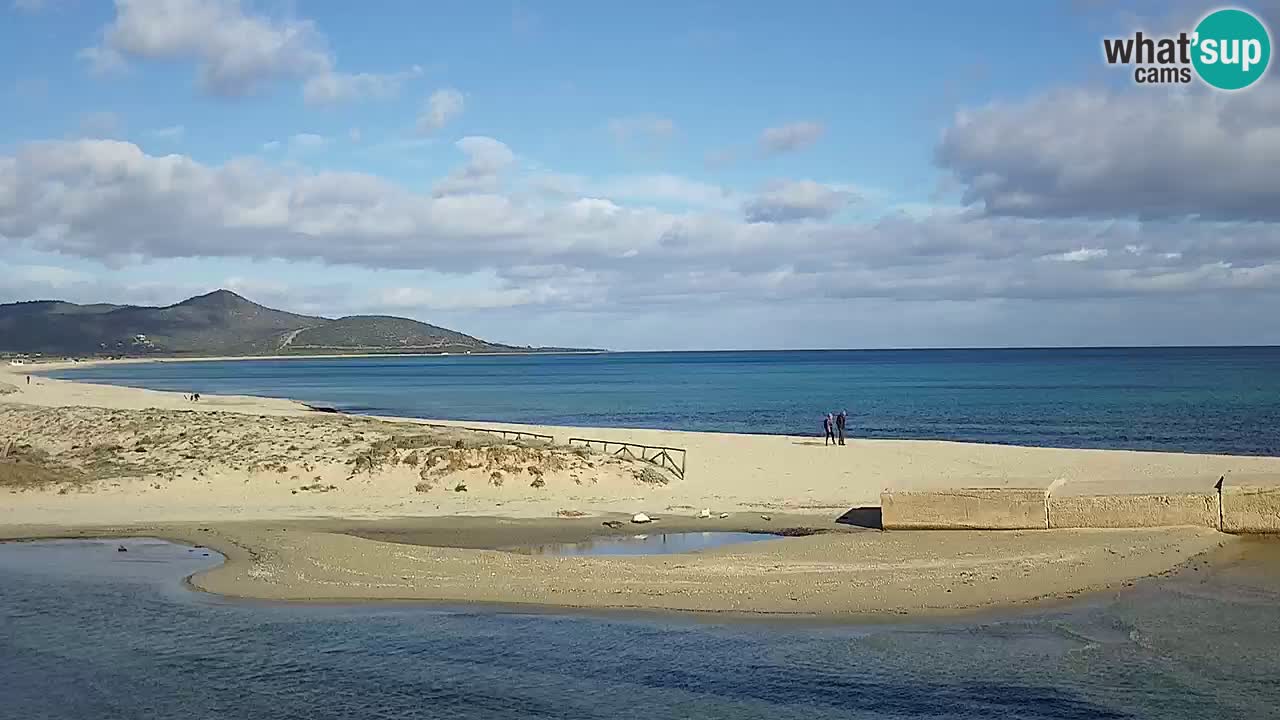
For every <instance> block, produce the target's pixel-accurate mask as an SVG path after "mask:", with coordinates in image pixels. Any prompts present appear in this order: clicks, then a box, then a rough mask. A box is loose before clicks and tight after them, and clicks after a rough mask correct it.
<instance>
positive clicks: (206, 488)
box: [0, 366, 1280, 618]
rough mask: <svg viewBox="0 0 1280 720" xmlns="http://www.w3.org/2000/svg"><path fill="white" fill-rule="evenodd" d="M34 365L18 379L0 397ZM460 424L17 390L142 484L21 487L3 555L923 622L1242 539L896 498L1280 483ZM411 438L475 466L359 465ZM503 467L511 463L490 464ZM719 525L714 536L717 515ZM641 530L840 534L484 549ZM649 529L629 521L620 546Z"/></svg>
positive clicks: (281, 592)
mask: <svg viewBox="0 0 1280 720" xmlns="http://www.w3.org/2000/svg"><path fill="white" fill-rule="evenodd" d="M33 369H34V368H33V367H32V366H17V367H15V366H4V367H0V382H2V381H4V380H9V376H13V380H20V378H21V376H22V375H24V374H27V372H28V371H30V370H33ZM462 424H463V423H461V422H447V421H446V422H442V423H436V424H429V423H427V422H425V421H419V420H415V419H412V418H370V417H365V416H356V415H346V414H332V413H323V412H317V411H313V410H311V409H309V408H307V406H305V405H304V404H302V403H298V402H295V401H292V400H280V399H269V398H256V397H250V396H215V395H206V396H204V397H203V398H202V400H201V402H199V403H192V402H190V401H188V400H186V399H185V398H184V397H183V396H182V395H181V394H179V393H171V392H161V391H152V390H143V389H138V388H130V387H121V386H112V385H96V384H88V383H80V382H74V381H64V380H55V379H50V378H47V377H40V379H39V380H35V381H33V384H32V385H31V386H29V387H28V386H26V385H25V383H24V384H22V385H20V386H18V387H17V388H16V391H15V392H14V393H12V394H8V395H0V447H3V446H4V444H5V442H6V440H5V438H6V436H7V437H8V438H10V442H12V440H14V439H16V440H18V441H19V442H32V441H38V442H41V443H45V444H47V446H48V448H49V450H50V452H52V453H53V455H52V457H55V458H59V457H90V456H88V455H85V453H86V452H88V450H91V449H92V448H91V447H89V446H88V445H87V444H86V443H108V442H110V443H113V444H112V447H114V448H116V449H115V450H114V451H113V452H114V453H115V455H113V456H112V458H110V462H108V463H107V464H106V465H104V467H106V468H108V469H109V470H110V469H115V470H117V471H118V468H119V467H120V466H121V465H120V464H121V463H125V464H126V465H127V466H128V467H129V468H134V469H132V470H127V471H121V472H125V474H124V475H121V476H119V479H117V480H114V481H111V482H107V481H104V480H101V479H100V478H98V477H97V476H96V475H92V474H91V475H90V477H89V479H88V482H87V483H86V484H83V485H81V486H76V487H74V488H72V489H71V491H70V492H68V490H67V487H66V486H63V488H62V489H61V490H58V489H57V488H56V486H49V487H47V488H44V489H32V490H18V489H13V490H9V491H8V493H7V494H5V495H4V497H6V499H8V500H9V503H8V505H7V507H0V537H13V536H15V535H16V536H19V537H25V536H30V535H29V533H35V536H39V535H41V534H47V533H49V532H50V528H58V529H61V531H62V532H63V533H64V534H70V536H71V537H76V536H79V537H87V536H88V535H86V533H107V536H111V535H114V536H120V535H123V534H128V535H134V536H138V535H151V536H156V537H162V538H166V539H175V540H180V541H186V540H188V539H190V540H191V541H193V542H194V543H199V544H202V545H207V546H210V547H213V548H214V549H215V550H218V551H219V552H222V553H223V554H224V555H225V556H226V557H227V558H228V561H227V563H226V564H225V565H224V566H222V567H220V568H217V569H214V570H211V571H209V572H207V573H202V574H200V575H199V576H197V577H194V578H193V579H192V582H193V584H194V585H195V586H197V587H199V588H200V589H202V590H206V591H210V592H216V593H218V594H223V595H227V596H231V597H249V598H258V599H268V600H271V599H274V600H290V601H302V600H307V599H316V598H328V599H330V600H335V601H339V600H340V601H362V600H369V601H375V600H410V601H424V600H430V601H432V602H440V603H445V604H448V603H464V604H465V603H471V602H483V603H499V604H510V605H530V606H548V607H559V608H606V609H607V608H629V609H633V610H635V609H639V610H658V611H688V612H699V613H709V612H717V613H746V614H751V615H759V614H766V615H770V616H774V617H801V616H804V617H853V616H856V617H860V618H865V617H866V616H868V614H872V615H874V614H876V613H883V614H885V615H891V616H901V615H909V616H917V615H929V614H931V613H944V614H946V613H952V612H956V611H968V610H972V609H974V608H999V607H1008V606H1014V605H1019V604H1027V603H1041V602H1044V601H1045V600H1046V599H1048V600H1050V601H1052V600H1053V599H1054V598H1059V597H1066V596H1073V595H1078V594H1081V593H1082V592H1086V591H1096V590H1097V589H1099V588H1111V587H1122V586H1123V585H1124V584H1125V583H1127V582H1130V581H1132V579H1133V578H1139V577H1146V576H1149V575H1153V574H1159V573H1162V572H1167V571H1168V570H1169V569H1170V568H1173V567H1175V566H1177V565H1179V564H1180V563H1183V562H1185V561H1186V560H1187V559H1189V558H1191V557H1196V556H1199V555H1200V554H1202V553H1204V552H1206V551H1208V550H1212V549H1214V548H1217V547H1223V546H1225V545H1228V544H1231V543H1233V542H1235V541H1236V539H1235V538H1233V537H1232V536H1229V535H1223V534H1220V533H1218V532H1217V531H1216V530H1210V529H1208V528H1205V527H1200V528H1194V527H1190V528H1189V527H1182V528H1154V527H1153V528H1144V529H1129V530H1120V529H1112V530H1098V529H1093V530H1083V529H1082V530H1052V531H1049V530H1044V529H1043V526H1042V529H1040V530H1009V531H999V532H991V531H941V532H934V531H911V532H898V531H891V532H874V531H869V530H854V529H851V528H850V527H849V525H851V524H858V523H859V522H861V521H860V520H859V517H860V513H862V514H866V515H871V514H874V515H876V516H877V518H878V516H879V515H880V513H881V512H882V510H881V498H882V493H885V492H893V493H897V494H898V495H899V496H901V497H909V496H911V493H919V492H923V493H929V492H937V493H943V494H944V495H945V494H946V493H951V495H946V496H947V497H952V496H956V493H955V492H954V491H955V490H956V489H957V488H972V487H979V488H988V489H991V488H995V489H996V491H999V492H1010V493H1015V494H1016V493H1028V492H1031V490H1027V488H1032V489H1035V488H1039V490H1036V492H1039V493H1040V494H1041V495H1043V494H1044V491H1045V490H1046V489H1048V488H1055V490H1054V492H1055V493H1061V494H1063V495H1064V496H1066V497H1071V496H1073V495H1075V496H1080V497H1086V498H1087V497H1092V496H1094V495H1097V494H1098V493H1099V492H1104V493H1105V492H1109V493H1117V492H1120V493H1121V495H1120V496H1121V497H1125V495H1123V493H1130V495H1129V496H1130V497H1136V496H1137V495H1136V494H1138V493H1144V492H1147V493H1167V492H1174V491H1179V490H1188V491H1189V490H1191V489H1195V490H1197V491H1202V489H1203V487H1204V486H1205V485H1208V484H1211V482H1212V480H1216V479H1217V478H1218V477H1219V474H1220V473H1221V472H1224V471H1225V472H1229V473H1232V474H1233V477H1236V476H1248V475H1249V473H1254V474H1255V475H1265V476H1267V477H1271V476H1274V475H1277V474H1280V458H1264V457H1253V456H1213V455H1191V454H1174V453H1156V452H1145V451H1113V450H1064V449H1054V448H1029V447H1022V446H1002V445H983V444H977V443H958V442H948V441H916V440H857V439H855V440H851V441H850V444H849V446H848V447H847V448H842V451H841V452H833V451H827V452H823V451H822V450H821V449H820V448H815V447H813V445H814V439H813V438H805V437H792V436H766V435H740V434H732V433H697V432H682V431H664V430H626V429H614V428H592V429H585V428H569V427H545V426H524V425H512V424H505V423H478V422H469V423H466V424H467V425H469V426H473V427H474V426H481V427H483V428H492V429H516V430H525V431H528V430H535V431H536V430H538V429H542V430H545V431H546V432H547V434H551V435H553V436H554V437H555V441H556V442H555V443H552V444H550V445H546V446H542V449H523V450H520V449H518V448H517V447H516V446H512V445H510V444H509V443H506V441H505V440H498V439H496V438H494V436H485V435H483V434H477V433H472V432H470V431H465V430H457V429H456V428H458V427H459V426H460V425H462ZM584 431H585V432H586V433H587V434H586V435H581V433H583V432H584ZM451 433H452V434H451ZM574 434H577V435H578V436H585V437H594V438H598V439H602V440H609V441H626V442H640V443H645V444H651V445H663V446H676V447H684V448H687V450H688V467H687V472H686V474H685V476H684V477H683V478H668V479H666V480H664V481H662V482H659V483H653V482H642V481H640V480H639V479H638V478H639V473H638V472H637V470H638V467H637V466H636V465H635V463H629V461H628V462H622V461H618V460H616V459H608V458H607V457H606V456H601V455H595V454H584V453H579V452H574V451H573V450H572V448H567V447H564V446H562V445H559V444H557V443H561V442H563V441H564V440H566V439H567V437H568V436H569V435H574ZM397 437H399V438H402V439H406V440H415V439H418V438H426V442H427V444H428V445H432V446H434V447H436V448H442V449H441V450H440V451H441V452H443V453H445V454H446V455H448V454H450V453H452V455H450V457H452V458H453V460H456V461H457V462H458V463H459V464H458V465H457V469H456V470H450V471H449V472H451V473H453V474H447V475H445V476H441V477H437V476H435V475H431V476H430V477H429V476H428V474H427V468H426V467H423V468H422V469H421V472H419V469H418V468H417V467H416V466H409V465H407V464H406V463H407V462H408V460H409V457H408V456H409V455H414V454H415V453H414V452H413V451H412V448H415V447H422V446H421V445H415V444H408V445H396V444H395V443H393V444H392V448H393V450H392V452H391V454H390V455H389V458H390V460H391V462H390V464H389V465H388V466H385V467H379V468H371V469H370V470H369V471H368V472H363V471H361V472H358V471H357V470H358V468H359V466H358V465H356V466H353V465H352V464H351V463H352V462H355V461H357V460H358V459H359V458H361V457H365V456H366V455H367V453H369V452H371V451H372V449H376V448H378V447H382V445H380V443H384V440H382V439H379V438H389V439H392V440H394V438H397ZM86 438H87V439H86ZM455 438H457V440H455ZM388 441H389V440H388ZM455 442H458V443H463V444H462V445H455ZM818 444H819V445H820V443H818ZM95 447H96V446H95ZM455 447H456V448H461V449H457V450H454V449H453V448H455ZM76 448H80V449H79V450H77V449H76ZM396 448H405V449H396ZM444 448H447V449H444ZM513 452H518V453H523V455H521V457H524V458H525V460H524V461H522V462H532V463H534V464H539V463H541V464H542V465H541V467H543V468H544V469H543V470H540V471H538V473H537V474H536V475H535V474H532V473H534V470H535V468H534V467H533V465H529V469H528V470H525V469H521V468H519V467H517V468H515V469H511V470H503V471H502V472H499V471H497V470H494V473H493V475H494V476H504V477H505V478H506V482H505V483H503V482H498V481H497V480H494V479H493V476H491V475H490V473H489V470H490V469H491V468H493V467H496V466H495V465H493V464H492V463H494V462H507V461H499V460H498V459H496V458H497V455H498V454H503V453H507V454H510V453H513ZM77 453H79V455H77ZM486 453H491V454H493V457H492V458H490V460H486V459H485V458H486V457H490V456H489V455H486ZM93 457H96V456H93ZM90 459H92V457H90ZM451 462H452V461H451ZM486 462H488V463H490V464H489V465H488V466H486V465H485V463H486ZM636 462H638V461H636ZM277 466H278V467H277ZM450 467H452V465H450ZM503 467H506V466H503ZM147 468H154V469H152V470H148V469H147ZM353 468H354V469H353ZM469 468H475V469H469ZM544 472H545V475H544V474H543V473H544ZM633 473H634V474H633ZM312 476H314V482H312ZM420 476H421V478H420ZM544 477H545V481H543V478H544ZM442 478H444V479H442ZM458 478H463V479H466V480H465V485H466V486H469V487H462V486H463V485H464V483H463V482H458V480H457V479H458ZM531 479H533V481H534V482H533V483H532V484H531V482H530V480H531ZM424 480H429V482H423V481H424ZM455 482H456V483H457V484H458V485H459V486H460V487H461V489H456V488H454V484H455ZM539 483H541V484H539ZM300 486H301V487H300ZM0 492H4V490H3V489H0ZM958 496H959V497H971V496H972V493H966V492H961V493H959V495H958ZM700 509H710V513H711V517H710V518H707V519H702V520H698V519H695V518H694V517H693V516H694V515H695V514H698V513H700ZM636 512H645V513H647V514H649V515H650V516H653V517H658V518H661V521H660V522H659V523H658V524H655V525H647V526H643V528H642V529H640V530H639V531H640V532H646V531H647V532H663V531H664V530H666V529H669V528H678V527H688V528H691V529H698V530H713V531H733V530H743V529H746V530H750V529H751V528H752V527H754V528H755V529H756V531H760V530H765V531H776V530H778V529H779V528H785V527H787V525H788V523H791V524H794V525H795V526H802V525H803V526H809V527H816V528H822V529H827V530H837V531H838V532H834V533H825V534H821V535H813V536H808V537H790V538H786V539H782V540H778V541H770V542H763V543H750V544H749V545H750V546H751V547H734V546H726V547H725V548H722V549H716V550H709V551H704V552H700V553H693V554H683V555H668V556H656V555H654V556H639V557H627V558H621V559H619V558H604V557H589V558H567V557H559V558H545V557H534V556H522V555H517V554H513V553H510V552H500V551H495V550H493V549H485V548H486V547H487V543H488V541H487V540H485V538H494V537H498V536H503V537H509V538H513V541H512V542H510V543H508V544H529V542H530V539H531V538H535V537H539V536H541V535H550V536H558V537H564V536H567V535H571V534H573V533H582V532H586V531H587V530H590V531H591V532H590V534H593V535H601V534H609V532H606V531H604V530H602V526H601V521H602V520H603V519H605V518H617V519H618V520H620V521H622V522H624V523H625V522H626V521H627V520H629V518H630V517H631V515H632V514H633V513H636ZM722 514H723V515H724V517H723V518H722V517H721V515H722ZM1040 517H1041V521H1042V522H1043V518H1044V514H1043V510H1042V511H1041V514H1040ZM1174 524H1182V523H1174ZM870 525H871V526H872V527H874V526H875V523H874V522H871V523H870ZM202 527H203V528H208V529H209V531H208V532H202V531H200V530H199V528H202ZM432 528H435V529H434V530H433V529H432ZM440 528H445V530H441V529H440ZM566 528H568V530H566ZM636 531H637V528H636V527H633V526H631V525H629V524H625V525H624V526H623V528H620V529H619V532H621V533H631V532H636ZM442 532H444V533H446V534H447V533H448V532H454V533H457V534H460V535H462V536H464V537H468V538H471V540H469V541H468V544H469V545H472V547H442V546H441V545H438V544H434V545H433V544H429V543H427V544H421V543H424V542H426V540H427V539H430V538H432V537H435V538H437V542H438V538H439V537H440V536H441V533H442ZM361 533H363V535H362V534H361ZM433 533H434V534H433ZM220 537H221V538H222V539H219V538H220ZM388 540H393V541H394V542H388ZM415 541H417V542H415ZM516 541H518V542H516ZM215 543H217V544H215ZM756 546H768V547H756Z"/></svg>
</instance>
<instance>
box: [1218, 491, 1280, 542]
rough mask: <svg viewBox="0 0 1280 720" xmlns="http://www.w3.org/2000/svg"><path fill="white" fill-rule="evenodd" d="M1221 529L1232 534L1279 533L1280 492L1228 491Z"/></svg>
mask: <svg viewBox="0 0 1280 720" xmlns="http://www.w3.org/2000/svg"><path fill="white" fill-rule="evenodd" d="M1222 529H1223V530H1224V531H1226V532H1229V533H1280V488H1277V487H1269V488H1240V487H1237V488H1227V489H1226V491H1225V492H1223V493H1222Z"/></svg>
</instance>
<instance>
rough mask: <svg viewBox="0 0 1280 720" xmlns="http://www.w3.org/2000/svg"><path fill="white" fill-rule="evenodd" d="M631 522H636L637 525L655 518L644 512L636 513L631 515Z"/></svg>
mask: <svg viewBox="0 0 1280 720" xmlns="http://www.w3.org/2000/svg"><path fill="white" fill-rule="evenodd" d="M631 522H633V523H636V524H637V525H643V524H645V523H649V522H653V520H652V519H651V518H650V517H649V516H648V515H645V514H644V513H636V514H635V515H632V516H631Z"/></svg>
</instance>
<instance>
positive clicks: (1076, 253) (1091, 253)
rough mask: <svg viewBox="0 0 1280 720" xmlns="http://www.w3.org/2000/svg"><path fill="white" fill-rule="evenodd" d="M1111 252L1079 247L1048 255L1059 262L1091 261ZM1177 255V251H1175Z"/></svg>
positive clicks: (1050, 258) (1103, 249)
mask: <svg viewBox="0 0 1280 720" xmlns="http://www.w3.org/2000/svg"><path fill="white" fill-rule="evenodd" d="M1108 254H1110V252H1109V251H1108V250H1107V249H1106V248H1079V249H1077V250H1072V251H1070V252H1064V253H1057V254H1055V255H1048V256H1046V257H1047V258H1048V259H1049V260H1057V261H1058V262H1089V261H1090V260H1099V259H1101V258H1104V257H1106V256H1107V255H1108ZM1173 254H1174V255H1176V253H1173Z"/></svg>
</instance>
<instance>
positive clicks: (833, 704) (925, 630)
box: [0, 539, 1280, 720]
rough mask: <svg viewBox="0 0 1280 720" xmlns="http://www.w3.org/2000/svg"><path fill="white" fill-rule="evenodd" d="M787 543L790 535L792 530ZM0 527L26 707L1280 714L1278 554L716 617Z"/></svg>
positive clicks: (10, 660) (413, 713)
mask: <svg viewBox="0 0 1280 720" xmlns="http://www.w3.org/2000/svg"><path fill="white" fill-rule="evenodd" d="M783 542H785V541H783ZM124 543H125V544H126V545H127V546H128V547H129V552H126V553H118V552H116V547H117V545H118V544H119V541H111V542H84V541H59V542H41V543H0V717H3V718H6V719H7V718H14V719H15V720H19V719H21V720H86V719H93V720H132V719H134V718H137V719H138V720H169V719H173V720H203V719H205V718H253V719H254V720H330V719H333V720H337V719H339V718H341V719H344V720H354V719H359V718H379V719H382V720H400V719H404V718H433V719H434V718H440V719H447V718H457V719H466V720H480V719H490V718H493V719H501V720H512V719H516V718H518V719H520V720H525V719H530V718H566V719H568V720H594V719H596V718H599V719H601V720H630V719H636V720H668V719H672V720H674V719H676V718H681V719H683V718H708V719H712V720H715V719H723V720H730V719H732V720H746V719H760V720H766V719H767V720H789V719H792V718H794V719H796V720H826V719H828V718H831V719H834V718H840V719H843V720H859V719H862V718H866V719H873V720H900V719H904V718H950V719H952V720H963V719H978V718H984V719H985V718H1022V719H1036V720H1097V719H1100V718H1101V719H1104V720H1111V719H1120V718H1141V719H1152V720H1155V719H1162V718H1170V719H1172V718H1214V719H1215V720H1235V719H1237V718H1239V719H1241V720H1243V719H1246V718H1247V719H1249V720H1258V719H1261V718H1274V717H1277V708H1280V683H1277V682H1276V678H1277V677H1280V653H1276V652H1275V648H1276V647H1280V624H1277V623H1276V607H1277V605H1278V604H1280V585H1277V583H1276V578H1277V577H1280V575H1278V574H1277V570H1280V566H1277V561H1278V560H1280V554H1277V552H1276V550H1277V548H1276V547H1275V546H1274V545H1273V546H1271V547H1270V549H1269V550H1268V551H1266V552H1263V553H1262V557H1261V559H1260V560H1258V561H1257V562H1255V563H1254V564H1253V566H1251V567H1249V566H1245V567H1240V566H1231V567H1224V568H1221V569H1218V568H1210V567H1208V566H1198V570H1197V571H1196V572H1191V573H1187V574H1185V575H1183V576H1179V577H1176V578H1167V579H1161V580H1158V581H1154V582H1149V583H1144V584H1142V585H1140V586H1139V587H1137V588H1135V589H1132V590H1129V591H1126V592H1124V593H1121V594H1118V595H1107V596H1101V597H1096V598H1092V599H1090V600H1088V601H1085V602H1080V603H1078V604H1075V605H1071V606H1067V607H1059V608H1055V609H1052V610H1038V611H1021V612H1016V613H1008V614H1005V615H1002V616H999V617H995V616H984V617H977V618H969V619H965V620H949V621H931V622H920V621H912V622H904V623H901V624H879V625H838V626H826V627H824V626H815V625H812V624H804V623H800V624H797V623H795V622H778V623H760V622H746V623H723V622H717V623H712V622H705V621H702V620H697V619H691V618H688V617H686V616H644V617H637V616H630V615H627V614H618V613H613V614H608V615H605V616H600V615H596V616H574V615H572V614H539V613H528V612H518V611H511V612H500V611H495V610H492V609H485V610H469V609H466V608H458V607H440V606H428V605H406V604H396V605H289V604H278V603H264V602H243V601H230V600H225V599H222V598H218V597H215V596H211V595H205V594H200V593H195V592H190V591H187V590H186V589H184V587H183V586H182V585H181V583H180V579H181V578H182V577H183V576H184V575H187V574H189V573H192V572H195V571H197V570H199V569H201V568H204V567H209V566H211V565H212V564H213V563H214V562H216V561H217V559H218V558H216V557H204V556H203V555H202V553H203V552H204V551H201V550H196V551H191V550H189V549H188V548H184V547H181V546H177V545H171V544H168V543H161V542H158V541H150V540H143V539H137V540H125V541H124Z"/></svg>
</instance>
